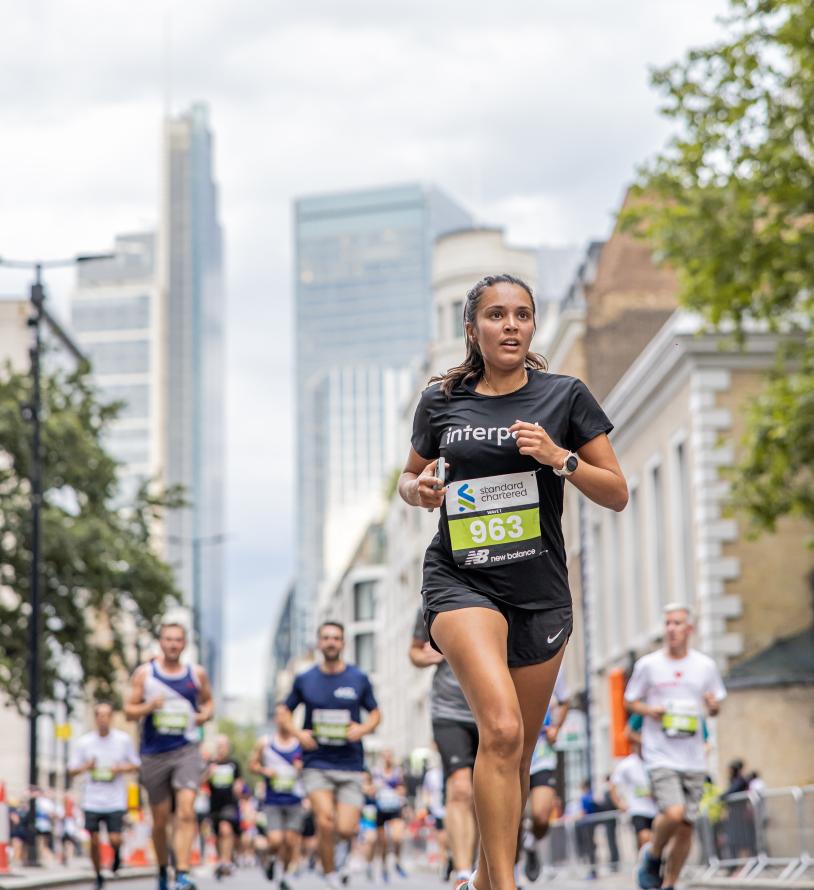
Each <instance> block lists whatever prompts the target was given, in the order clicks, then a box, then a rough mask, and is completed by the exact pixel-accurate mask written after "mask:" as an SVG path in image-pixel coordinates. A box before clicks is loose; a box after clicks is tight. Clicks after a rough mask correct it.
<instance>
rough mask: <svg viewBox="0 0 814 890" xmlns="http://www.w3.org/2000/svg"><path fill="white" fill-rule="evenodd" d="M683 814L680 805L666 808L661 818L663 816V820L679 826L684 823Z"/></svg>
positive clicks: (683, 811) (682, 808)
mask: <svg viewBox="0 0 814 890" xmlns="http://www.w3.org/2000/svg"><path fill="white" fill-rule="evenodd" d="M684 814H685V810H684V807H683V806H682V805H681V804H676V805H674V806H672V807H667V808H666V809H665V810H664V811H663V812H662V816H664V818H665V819H666V820H667V821H668V822H670V823H671V824H673V825H680V824H681V823H682V822H684Z"/></svg>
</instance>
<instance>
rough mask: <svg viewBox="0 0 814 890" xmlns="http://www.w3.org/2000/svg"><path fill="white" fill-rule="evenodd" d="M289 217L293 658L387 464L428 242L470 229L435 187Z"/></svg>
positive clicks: (327, 204) (428, 319)
mask: <svg viewBox="0 0 814 890" xmlns="http://www.w3.org/2000/svg"><path fill="white" fill-rule="evenodd" d="M294 215H295V220H294V225H295V251H296V284H295V298H296V306H295V326H296V327H295V337H296V374H297V377H296V393H295V397H296V419H297V489H296V499H295V504H296V514H297V518H296V523H297V538H296V550H297V553H296V588H295V596H294V609H293V615H292V625H293V637H294V641H295V649H298V650H302V649H304V648H305V647H307V646H308V645H310V644H311V643H312V642H313V634H314V630H315V621H316V608H317V601H318V594H319V588H320V585H321V584H322V583H323V582H324V579H325V576H326V570H327V571H328V572H330V570H331V563H332V562H333V560H334V557H336V558H337V559H338V558H339V554H340V553H341V551H342V549H343V547H342V544H343V542H342V541H341V540H340V538H341V537H344V538H345V539H346V543H350V541H351V540H352V538H353V535H354V534H355V533H356V532H361V531H362V529H361V528H357V525H356V522H355V518H357V517H361V516H363V515H369V513H366V510H367V507H368V506H369V504H370V503H371V502H372V499H375V497H377V496H380V495H381V489H382V486H383V484H384V481H385V480H384V475H385V474H386V473H387V472H388V471H389V469H390V467H391V466H392V460H393V454H394V448H395V447H397V445H396V443H393V442H392V429H393V425H394V419H395V412H396V411H397V410H398V408H399V404H400V398H401V395H402V394H403V393H405V392H406V389H407V383H406V380H407V378H406V376H405V375H406V374H407V373H408V369H409V368H410V366H412V365H415V364H416V363H417V362H419V361H420V360H421V359H422V358H423V357H424V354H425V351H426V348H427V345H428V343H429V341H430V336H431V333H432V329H431V326H432V292H431V269H432V247H433V243H434V241H435V238H436V237H437V236H438V235H440V234H443V233H445V232H448V231H452V230H454V229H459V228H467V227H469V226H470V225H471V223H472V220H471V218H470V216H469V214H468V213H467V212H466V211H465V210H463V209H462V208H461V207H459V206H458V205H457V204H456V203H455V202H454V201H452V200H451V199H450V198H448V197H447V196H445V195H444V194H443V193H442V192H440V191H439V190H438V189H436V188H434V187H432V186H425V185H420V184H415V185H401V186H395V187H390V188H379V189H369V190H363V191H354V192H348V193H344V194H332V195H320V196H314V197H308V198H302V199H300V200H298V201H297V202H296V203H295V208H294ZM397 444H398V445H400V446H402V448H401V450H402V451H405V449H406V445H405V443H397ZM405 453H406V451H405ZM329 535H330V540H328V536H329ZM326 545H327V546H326ZM334 545H339V546H334Z"/></svg>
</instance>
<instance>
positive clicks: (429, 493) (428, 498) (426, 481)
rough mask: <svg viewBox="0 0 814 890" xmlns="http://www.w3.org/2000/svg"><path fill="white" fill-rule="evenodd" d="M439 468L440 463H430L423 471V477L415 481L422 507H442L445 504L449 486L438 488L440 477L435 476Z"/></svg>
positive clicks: (418, 477) (435, 461)
mask: <svg viewBox="0 0 814 890" xmlns="http://www.w3.org/2000/svg"><path fill="white" fill-rule="evenodd" d="M437 468H438V461H437V460H434V461H432V462H431V463H428V464H427V466H426V467H424V469H423V470H422V471H421V475H420V476H417V477H416V479H415V482H414V485H415V490H416V494H417V496H418V504H419V506H420V507H428V508H431V507H440V506H441V504H443V503H444V496H445V495H446V492H447V486H444V487H443V488H438V477H437V476H436V475H435V473H436V470H437ZM447 469H449V465H447Z"/></svg>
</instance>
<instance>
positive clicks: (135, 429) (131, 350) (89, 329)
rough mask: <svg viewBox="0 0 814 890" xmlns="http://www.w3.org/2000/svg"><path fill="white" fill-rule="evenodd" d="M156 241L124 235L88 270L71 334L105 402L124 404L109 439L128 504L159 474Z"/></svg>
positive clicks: (74, 301) (74, 300)
mask: <svg viewBox="0 0 814 890" xmlns="http://www.w3.org/2000/svg"><path fill="white" fill-rule="evenodd" d="M155 240H156V239H155V235H154V234H153V233H152V232H144V233H139V234H133V235H120V236H119V237H117V238H116V241H115V255H114V256H113V258H111V259H109V260H99V261H96V262H93V263H82V264H80V265H79V267H78V270H77V283H76V288H75V290H74V292H73V294H72V297H71V329H72V331H73V333H74V338H75V340H76V342H77V343H78V344H79V347H80V349H81V350H82V351H83V352H84V354H85V355H86V356H87V357H88V359H90V362H91V367H92V371H93V378H94V381H95V383H96V384H97V386H98V387H99V388H100V390H101V395H102V398H103V399H104V400H106V401H111V402H112V401H120V402H122V404H123V408H122V411H121V413H120V414H119V417H118V419H117V420H116V421H115V422H114V423H113V425H112V427H111V430H110V433H109V435H108V438H107V443H106V444H107V447H108V449H109V451H110V453H111V454H112V455H113V456H114V457H115V458H116V459H117V460H119V461H121V463H122V468H121V474H120V479H121V482H122V491H123V495H124V497H125V499H127V500H129V499H130V498H131V496H132V495H133V494H134V493H135V491H136V490H137V489H138V487H139V485H140V484H141V483H142V482H144V481H145V480H147V479H150V478H153V477H156V476H159V475H160V474H161V469H162V463H163V452H162V445H163V443H162V441H161V434H160V431H161V418H162V416H163V413H164V409H163V404H164V392H163V386H162V377H161V361H162V357H161V353H160V339H159V331H160V326H161V307H160V302H159V292H158V288H157V286H156V256H155Z"/></svg>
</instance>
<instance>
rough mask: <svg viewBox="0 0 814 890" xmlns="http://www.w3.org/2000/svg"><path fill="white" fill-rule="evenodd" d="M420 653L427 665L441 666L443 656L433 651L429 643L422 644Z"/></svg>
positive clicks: (435, 650)
mask: <svg viewBox="0 0 814 890" xmlns="http://www.w3.org/2000/svg"><path fill="white" fill-rule="evenodd" d="M421 652H422V655H423V656H424V659H425V660H426V662H427V664H428V665H432V664H441V662H442V661H444V660H445V659H444V656H443V655H442V654H441V653H440V652H439V651H438V650H437V649H433V648H432V646H431V645H430V643H424V648H423V649H422V650H421Z"/></svg>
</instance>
